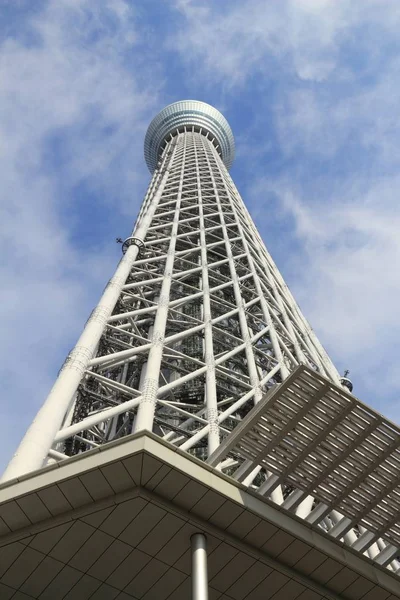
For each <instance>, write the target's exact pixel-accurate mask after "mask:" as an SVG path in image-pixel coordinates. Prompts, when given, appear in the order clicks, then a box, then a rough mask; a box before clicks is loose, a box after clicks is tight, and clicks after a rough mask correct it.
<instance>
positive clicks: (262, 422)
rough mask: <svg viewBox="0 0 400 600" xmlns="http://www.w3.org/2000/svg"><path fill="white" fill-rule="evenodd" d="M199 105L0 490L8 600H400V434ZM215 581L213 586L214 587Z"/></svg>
mask: <svg viewBox="0 0 400 600" xmlns="http://www.w3.org/2000/svg"><path fill="white" fill-rule="evenodd" d="M233 157H234V140H233V135H232V132H231V129H230V127H229V125H228V123H227V121H226V120H225V118H224V117H223V116H222V115H221V113H219V112H218V111H217V110H216V109H215V108H213V107H211V106H209V105H208V104H205V103H203V102H197V101H192V100H185V101H181V102H176V103H174V104H171V105H170V106H167V107H166V108H165V109H164V110H162V111H161V112H160V113H159V115H157V116H156V117H155V118H154V120H153V121H152V122H151V124H150V126H149V129H148V131H147V134H146V138H145V159H146V162H147V165H148V167H149V169H150V172H151V173H152V179H151V182H150V185H149V188H148V190H147V193H146V196H145V198H144V201H143V204H142V207H141V209H140V212H139V216H138V219H137V222H136V224H135V226H134V228H133V231H132V234H131V235H130V236H129V237H128V238H127V239H126V240H125V241H124V242H123V243H122V253H123V256H122V258H121V261H120V263H119V265H118V267H117V269H116V271H115V274H114V275H113V276H112V278H111V279H110V281H109V282H108V284H107V286H106V287H105V290H104V292H103V295H102V297H101V299H100V301H99V303H98V305H97V306H96V307H95V309H94V310H93V312H92V313H91V315H90V317H89V319H88V321H87V323H86V325H85V327H84V329H83V332H82V334H81V336H80V338H79V340H78V342H77V344H76V346H75V348H74V349H73V350H72V351H71V352H70V354H69V356H68V357H67V359H66V361H65V363H64V365H63V367H62V369H61V370H60V372H59V375H58V378H57V380H56V382H55V384H54V386H53V388H52V390H51V392H50V394H49V396H48V398H47V400H46V401H45V403H44V404H43V406H42V408H41V409H40V411H39V413H38V414H37V416H36V418H35V420H34V421H33V423H32V425H31V426H30V428H29V429H28V431H27V433H26V435H25V437H24V439H23V441H22V442H21V445H20V447H19V448H18V450H17V452H16V454H15V456H14V458H13V459H12V460H11V462H10V464H9V466H8V468H7V470H6V473H5V475H4V477H3V483H2V484H0V597H1V598H3V597H4V598H15V599H17V598H18V599H21V600H22V599H23V598H24V599H26V598H33V599H39V600H69V599H72V598H74V599H76V600H89V599H96V600H129V599H133V600H187V599H188V598H189V597H190V587H191V588H192V596H191V597H192V600H208V598H210V599H211V598H212V599H214V600H267V599H270V600H279V599H280V598H285V599H286V598H288V599H289V598H290V599H291V600H378V599H379V600H400V594H399V585H398V581H399V580H398V576H399V574H400V562H399V557H400V524H399V514H400V483H399V481H400V430H399V428H398V427H397V426H396V425H394V424H393V423H390V422H389V421H388V420H386V419H385V418H384V417H383V416H381V415H379V414H377V413H376V412H375V411H373V410H372V409H370V408H369V407H367V406H366V405H364V404H362V403H361V402H360V401H359V400H358V399H357V398H355V397H354V396H353V395H352V394H351V393H350V392H351V391H352V389H351V388H352V385H351V382H350V381H349V379H347V377H346V376H345V377H342V378H341V377H340V376H339V375H338V373H337V371H336V369H335V367H334V366H333V364H332V362H331V360H330V359H329V357H328V356H327V354H326V352H325V351H324V349H323V347H322V346H321V344H320V343H319V341H318V339H317V338H316V336H315V334H314V333H313V331H312V329H311V328H310V326H309V325H308V323H307V321H306V320H305V318H304V316H303V315H302V313H301V311H300V309H299V307H298V305H297V304H296V302H295V300H294V298H293V296H292V295H291V293H290V291H289V290H288V288H287V286H286V284H285V282H284V280H283V279H282V276H281V275H280V273H279V271H278V269H277V268H276V266H275V264H274V262H273V260H272V258H271V257H270V255H269V253H268V251H267V250H266V248H265V246H264V244H263V242H262V240H261V238H260V236H259V233H258V231H257V229H256V227H255V225H254V223H253V221H252V219H251V217H250V215H249V213H248V212H247V210H246V207H245V205H244V203H243V201H242V199H241V197H240V195H239V193H238V191H237V189H236V187H235V185H234V183H233V181H232V179H231V178H230V176H229V173H228V169H229V167H230V165H231V164H232V161H233ZM207 570H208V574H207Z"/></svg>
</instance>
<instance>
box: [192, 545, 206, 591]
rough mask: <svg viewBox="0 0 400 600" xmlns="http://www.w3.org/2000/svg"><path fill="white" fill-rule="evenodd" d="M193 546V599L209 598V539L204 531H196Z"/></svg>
mask: <svg viewBox="0 0 400 600" xmlns="http://www.w3.org/2000/svg"><path fill="white" fill-rule="evenodd" d="M190 541H191V547H192V600H208V575H207V540H206V536H205V535H204V533H195V534H194V535H192V537H191V539H190Z"/></svg>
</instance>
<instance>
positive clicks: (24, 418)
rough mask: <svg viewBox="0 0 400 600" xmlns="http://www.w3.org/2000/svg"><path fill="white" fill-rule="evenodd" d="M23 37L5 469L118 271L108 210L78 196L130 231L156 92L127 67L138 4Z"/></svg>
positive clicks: (108, 7)
mask: <svg viewBox="0 0 400 600" xmlns="http://www.w3.org/2000/svg"><path fill="white" fill-rule="evenodd" d="M19 31H20V34H19V35H17V37H8V38H7V39H5V40H4V41H3V43H2V45H1V48H0V51H1V62H0V81H1V88H2V101H1V109H0V157H1V161H0V177H1V181H2V185H1V187H2V192H1V202H0V227H1V238H0V252H1V255H2V257H3V261H2V267H1V270H0V277H1V281H2V302H1V308H0V311H1V315H0V318H1V322H2V330H3V331H2V345H1V365H2V403H1V406H2V413H3V414H2V422H3V432H5V438H6V439H5V440H3V457H2V460H3V461H4V464H5V462H6V461H7V459H8V458H9V455H10V453H11V450H12V447H13V446H14V447H15V445H16V444H17V443H18V441H19V439H20V438H21V437H22V434H23V431H24V428H25V427H26V426H27V425H28V424H29V421H30V420H31V419H32V418H33V416H34V413H35V412H36V410H37V409H38V407H39V406H40V404H41V402H42V401H43V400H44V399H45V397H46V393H47V390H48V389H49V387H50V386H51V384H52V382H53V380H54V377H55V374H56V371H57V368H58V367H59V366H60V364H61V361H62V360H63V358H64V356H65V354H66V351H67V350H68V346H67V344H68V345H70V346H72V345H73V343H74V341H75V339H76V337H77V335H78V333H79V329H80V327H81V326H82V324H83V323H84V322H85V320H86V318H87V315H88V313H89V312H90V310H91V308H92V306H93V303H94V302H95V301H96V298H97V297H98V295H99V293H100V292H101V290H102V288H103V287H104V285H105V283H106V281H107V279H108V278H109V277H110V276H111V274H112V272H113V269H114V268H115V263H116V252H115V247H114V245H113V233H112V231H111V232H110V237H109V239H108V240H107V239H98V236H97V237H96V229H97V230H99V231H100V229H101V223H99V222H98V221H96V214H95V213H93V212H92V211H93V210H94V211H95V210H96V208H97V207H94V206H91V205H89V206H88V207H87V208H85V205H84V204H83V203H84V202H85V201H89V200H88V193H87V192H86V194H83V198H82V200H81V199H80V197H79V194H78V193H77V189H79V186H80V185H84V186H86V189H89V190H90V189H94V190H97V193H98V198H99V200H98V202H101V198H104V203H105V207H104V206H103V207H102V206H99V207H98V209H99V211H100V210H103V211H104V210H105V211H108V212H107V215H108V218H109V220H110V222H113V219H114V221H115V223H119V224H120V225H121V223H122V218H121V216H120V218H119V219H118V216H116V215H118V211H120V213H121V211H122V212H123V211H124V210H125V209H126V206H127V204H128V202H129V203H130V205H131V206H130V214H131V216H132V218H133V216H134V212H135V210H134V208H135V206H134V204H135V202H136V205H138V203H139V202H140V198H138V197H135V196H136V195H134V196H133V194H132V190H131V187H130V183H131V182H132V180H135V181H137V180H138V179H141V176H140V175H138V173H135V170H134V166H135V163H136V165H137V167H139V166H142V165H141V164H140V163H142V160H141V156H142V139H143V135H140V134H143V131H144V129H145V127H146V125H147V123H148V120H149V115H151V113H152V108H153V106H154V101H155V100H156V94H157V86H154V88H153V86H150V83H151V82H150V79H148V76H147V75H146V74H145V73H143V72H141V71H140V70H139V68H138V69H137V70H136V72H135V73H132V71H131V70H130V69H128V66H127V65H128V64H129V63H127V61H126V58H127V56H129V57H130V58H132V57H133V56H134V55H135V52H138V50H137V49H136V46H135V45H136V44H139V42H140V35H139V33H138V32H137V31H136V28H135V14H134V11H133V10H132V9H131V6H130V4H129V3H127V2H124V1H122V0H112V1H104V2H100V3H91V2H90V1H89V0H73V1H71V0H68V1H67V0H58V1H57V2H55V3H52V2H50V3H48V4H46V5H44V7H43V9H41V10H40V11H39V12H38V13H36V14H35V11H33V12H31V11H27V13H26V20H25V21H24V22H23V23H21V27H20V28H19ZM137 63H138V64H140V61H137ZM135 132H139V135H138V136H137V137H136V136H135V135H134V134H135ZM56 146H57V147H56ZM139 157H140V158H139ZM116 159H118V162H117V160H116ZM111 167H112V168H111ZM141 172H143V176H144V177H145V178H146V177H147V175H146V173H145V172H144V169H143V168H142V169H141ZM139 183H140V181H139ZM100 192H101V193H100ZM107 193H108V194H109V198H108V199H107ZM132 196H133V197H134V200H133V201H132ZM80 201H81V202H82V204H79V202H80ZM107 202H109V203H110V205H109V206H107ZM111 203H112V204H111ZM132 205H133V206H132ZM112 207H113V208H114V209H115V210H114V212H111V208H112ZM66 215H68V218H66ZM125 227H126V226H124V229H125ZM128 227H129V226H128ZM128 227H126V233H128V231H129V229H128ZM99 228H100V229H99ZM91 230H92V232H91ZM116 233H117V234H119V233H120V232H119V231H117V232H116ZM122 233H124V232H122ZM79 236H82V237H84V238H85V240H86V239H87V243H86V244H85V246H80V240H79ZM91 238H94V239H92V240H91Z"/></svg>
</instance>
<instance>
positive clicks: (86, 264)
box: [0, 0, 400, 470]
mask: <svg viewBox="0 0 400 600" xmlns="http://www.w3.org/2000/svg"><path fill="white" fill-rule="evenodd" d="M399 30H400V3H399V2H398V0H363V1H362V2H354V1H353V0H279V1H278V0H246V2H243V1H242V0H168V1H163V0H136V1H133V0H97V1H96V2H93V1H91V0H57V2H51V1H47V0H36V1H35V2H32V1H31V0H2V2H0V45H1V48H0V89H1V90H2V93H1V98H0V180H1V186H0V251H1V257H2V260H1V261H0V289H1V292H0V293H1V302H0V311H1V323H2V328H1V329H2V333H1V344H0V353H1V356H0V365H1V367H0V370H1V372H0V377H1V379H0V380H1V392H2V397H1V402H0V417H1V420H2V424H3V439H2V445H1V453H0V470H3V468H4V467H5V466H6V464H7V462H8V460H9V458H10V457H11V455H12V453H13V452H14V450H15V449H16V447H17V445H18V443H19V441H20V439H21V437H22V435H23V433H24V431H25V429H26V428H27V426H28V425H29V423H30V422H31V421H32V419H33V418H34V415H35V413H36V412H37V410H38V409H39V407H40V405H41V404H42V402H43V401H44V399H45V398H46V395H47V393H48V391H49V389H50V388H51V386H52V383H53V382H54V379H55V377H56V375H57V372H58V370H59V368H60V366H61V365H62V363H63V361H64V358H65V356H66V355H67V353H68V351H69V350H70V349H71V348H72V347H73V345H74V343H75V341H76V339H77V337H78V336H79V333H80V331H81V329H82V327H83V325H84V323H85V321H86V319H87V317H88V315H89V314H90V311H91V310H92V308H93V307H94V305H95V304H96V303H97V300H98V298H99V297H100V294H101V292H102V290H103V288H104V285H105V283H106V282H107V281H108V279H109V278H110V276H111V275H112V273H113V270H114V269H115V266H116V264H117V262H118V260H119V258H120V255H121V254H120V253H121V248H120V246H118V245H117V244H116V243H115V238H116V237H121V238H123V239H125V238H126V237H128V236H129V234H130V232H131V229H132V225H133V222H134V220H135V218H136V215H137V212H138V209H139V206H140V204H141V201H142V199H143V196H144V193H145V190H146V187H147V185H148V183H149V180H150V174H149V173H148V171H147V169H146V166H145V163H144V159H143V140H144V135H145V132H146V128H147V126H148V124H149V123H150V121H151V119H152V118H153V117H154V116H155V115H156V114H157V113H158V112H159V111H160V110H161V109H162V108H163V107H164V106H166V105H167V104H169V103H171V102H174V101H177V100H181V99H186V98H188V99H197V100H203V101H205V102H208V103H209V104H212V105H213V106H215V107H216V108H218V109H219V110H220V111H221V112H222V113H223V114H224V115H225V117H226V118H227V119H228V121H229V123H230V125H231V127H232V130H233V133H234V136H235V141H236V148H237V152H236V159H235V163H234V164H233V166H232V168H231V175H232V177H233V179H234V181H235V183H236V185H237V187H238V189H239V191H240V193H241V195H242V197H243V199H244V201H245V203H246V205H247V207H248V208H249V210H250V212H251V214H252V216H253V218H254V220H255V223H256V225H257V227H258V229H259V231H260V233H261V235H262V237H263V239H264V241H265V243H266V246H267V248H268V250H269V251H270V253H271V254H272V256H273V258H274V260H275V262H276V263H277V265H278V267H279V269H280V270H281V272H282V274H283V276H284V277H285V279H286V281H287V283H288V285H289V287H290V289H291V291H292V292H293V294H294V295H295V297H296V299H297V301H298V303H299V305H300V307H301V309H302V310H303V312H304V314H305V316H306V317H307V319H308V320H309V321H310V323H311V325H312V327H313V329H314V330H315V332H316V333H317V335H318V337H319V339H320V340H321V342H322V344H323V345H324V346H325V348H326V349H327V351H328V352H329V354H330V356H331V358H332V359H333V361H334V363H335V364H336V366H337V368H338V369H339V371H340V372H343V371H344V369H350V378H351V379H352V381H353V383H354V393H355V395H356V396H358V397H359V398H360V399H361V400H362V401H364V402H366V403H368V404H370V405H371V406H373V407H374V408H375V409H377V410H378V411H379V412H382V413H383V414H384V415H385V416H386V417H388V418H390V419H392V420H393V421H395V422H396V423H399V422H400V383H399V380H400V366H399V365H400V361H399V356H400V342H399V340H400V316H399V298H400V272H399V263H400V210H399V191H398V190H399V187H400V125H399V118H398V114H399V91H400V37H399V35H398V32H399Z"/></svg>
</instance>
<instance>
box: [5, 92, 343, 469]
mask: <svg viewBox="0 0 400 600" xmlns="http://www.w3.org/2000/svg"><path fill="white" fill-rule="evenodd" d="M144 152H145V159H146V163H147V166H148V168H149V170H150V172H151V173H152V180H151V182H150V185H149V188H148V190H147V193H146V196H145V198H144V201H143V204H142V207H141V209H140V212H139V216H138V219H137V222H136V225H135V227H134V229H133V231H132V235H131V236H130V237H129V238H128V239H126V240H125V242H124V243H123V245H122V252H123V258H122V259H121V261H120V263H119V265H118V268H117V270H116V272H115V274H114V276H113V277H112V278H111V280H110V281H109V283H108V285H107V287H106V288H105V291H104V294H103V296H102V298H101V299H100V302H99V304H98V305H97V307H96V308H95V309H94V310H93V312H92V314H91V315H90V317H89V320H88V321H87V323H86V326H85V328H84V330H83V333H82V335H81V337H80V339H79V340H78V342H77V344H76V346H75V348H74V349H73V350H72V352H71V353H70V354H69V356H68V357H67V359H66V361H65V363H64V366H63V367H62V369H61V371H60V374H59V376H58V379H57V381H56V383H55V385H54V387H53V389H52V391H51V392H50V395H49V397H48V399H47V401H46V402H45V404H44V405H43V407H42V409H41V410H40V412H39V414H38V415H37V417H36V419H35V420H34V422H33V424H32V426H31V427H30V429H29V431H28V433H27V434H26V437H25V438H24V440H23V442H22V444H21V446H20V448H19V449H18V451H17V453H16V455H15V457H14V459H13V460H12V461H11V464H10V466H9V468H8V470H7V472H6V477H7V478H9V477H14V476H18V475H20V474H21V473H24V472H27V471H30V470H33V469H37V468H39V467H41V466H42V465H43V464H45V463H46V461H48V460H49V459H53V460H54V459H55V460H57V459H59V458H61V457H62V456H65V455H67V456H72V455H75V454H78V453H81V452H84V451H86V450H89V449H92V448H96V447H98V446H99V445H102V444H105V443H107V442H109V441H112V440H115V439H118V438H121V437H123V436H126V435H128V434H130V433H132V432H137V431H140V430H142V429H146V430H150V431H154V432H155V433H156V434H158V435H159V436H161V437H162V438H163V439H165V440H168V441H169V442H171V443H172V444H176V445H177V446H178V447H180V448H182V449H184V450H189V451H190V452H192V453H194V454H195V455H196V456H198V457H202V458H207V456H208V455H210V454H211V453H212V452H213V451H214V450H215V449H216V448H217V447H218V445H219V443H220V441H221V440H222V439H224V437H225V436H226V435H227V433H228V432H230V431H231V430H232V429H233V428H234V427H235V425H236V424H237V423H238V422H240V421H241V420H242V419H243V417H244V416H245V415H246V414H247V413H248V411H249V410H250V409H251V408H252V407H253V406H254V404H255V403H257V402H258V401H259V400H260V399H261V398H262V396H263V394H264V393H265V392H266V391H267V390H268V389H269V388H270V387H271V386H273V385H274V384H276V383H279V382H282V381H284V380H285V378H286V377H287V376H288V374H289V373H290V372H291V371H292V370H293V368H294V367H295V366H296V365H298V364H299V363H303V364H306V365H309V366H310V367H311V368H312V369H315V370H316V371H318V372H320V373H321V374H322V375H325V376H326V377H329V378H331V379H332V381H334V382H339V376H338V373H337V371H336V369H335V368H334V366H333V364H332V362H331V361H330V359H329V358H328V356H327V354H326V352H325V351H324V349H323V348H322V346H321V344H320V343H319V342H318V340H317V338H316V336H315V335H314V333H313V331H312V329H311V328H310V326H309V325H308V323H307V322H306V320H305V318H304V316H303V315H302V313H301V311H300V309H299V307H298V306H297V304H296V302H295V300H294V298H293V296H292V295H291V293H290V291H289V289H288V287H287V286H286V284H285V282H284V280H283V278H282V276H281V275H280V273H279V271H278V269H277V268H276V266H275V264H274V262H273V260H272V258H271V256H270V255H269V253H268V251H267V250H266V248H265V246H264V244H263V242H262V240H261V238H260V235H259V233H258V231H257V229H256V227H255V225H254V223H253V221H252V219H251V217H250V215H249V213H248V211H247V210H246V207H245V205H244V203H243V201H242V199H241V197H240V194H239V192H238V191H237V189H236V187H235V185H234V183H233V181H232V179H231V178H230V176H229V173H228V169H229V167H230V166H231V164H232V161H233V158H234V139H233V135H232V131H231V128H230V126H229V124H228V123H227V121H226V119H225V118H224V117H223V115H222V114H221V113H220V112H218V111H217V110H216V109H215V108H213V107H212V106H209V105H208V104H205V103H203V102H198V101H192V100H186V101H182V102H175V103H174V104H171V105H170V106H167V107H166V108H164V110H162V111H161V112H160V113H159V114H158V115H157V116H156V117H155V118H154V119H153V121H152V122H151V124H150V126H149V128H148V131H147V134H146V138H145V149H144Z"/></svg>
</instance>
